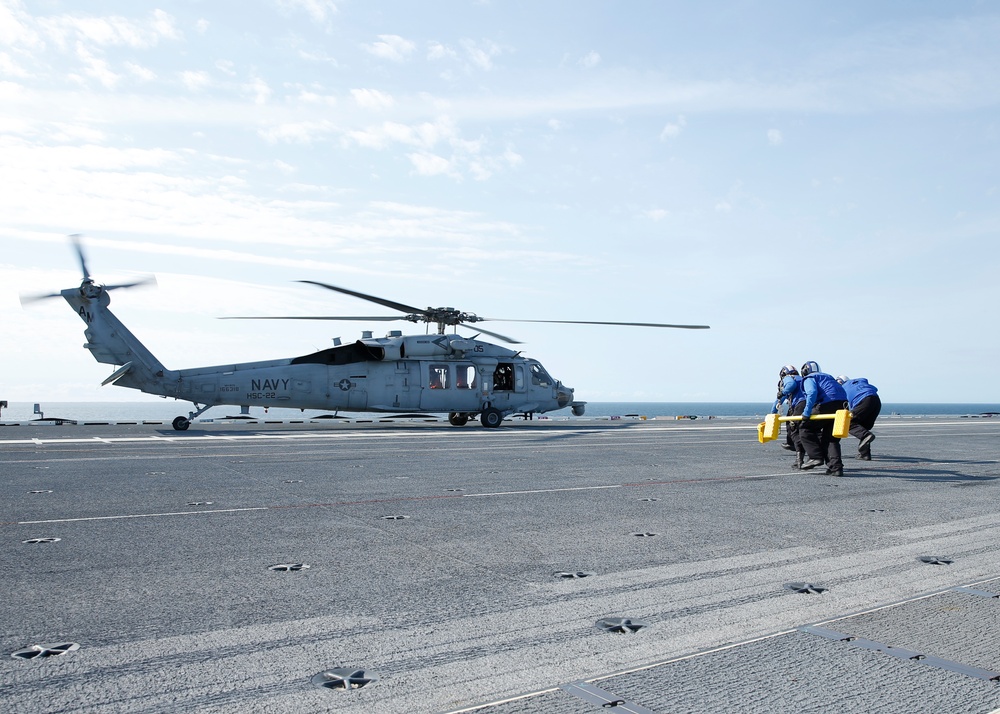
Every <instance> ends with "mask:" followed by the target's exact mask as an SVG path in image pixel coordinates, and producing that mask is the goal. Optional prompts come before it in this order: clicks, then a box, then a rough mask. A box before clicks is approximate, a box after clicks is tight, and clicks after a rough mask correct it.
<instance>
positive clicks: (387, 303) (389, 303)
mask: <svg viewBox="0 0 1000 714" xmlns="http://www.w3.org/2000/svg"><path fill="white" fill-rule="evenodd" d="M298 282H300V283H309V284H310V285H318V286H320V287H321V288H326V289H327V290H333V291H335V292H338V293H344V294H345V295H352V296H354V297H356V298H361V299H362V300H367V301H368V302H373V303H375V304H376V305H382V306H384V307H388V308H392V309H393V310H399V311H400V312H406V313H413V312H419V313H423V312H424V310H423V309H422V308H419V307H412V306H411V305H404V304H403V303H401V302H394V301H393V300H386V299H385V298H380V297H375V296H374V295H365V294H364V293H359V292H356V291H354V290H348V289H347V288H338V287H337V286H336V285H327V284H326V283H318V282H316V281H315V280H299V281H298Z"/></svg>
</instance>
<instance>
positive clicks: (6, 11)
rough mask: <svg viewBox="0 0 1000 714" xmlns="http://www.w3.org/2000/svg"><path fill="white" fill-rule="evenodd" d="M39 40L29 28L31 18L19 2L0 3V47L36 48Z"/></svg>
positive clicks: (18, 0) (15, 0) (39, 42)
mask: <svg viewBox="0 0 1000 714" xmlns="http://www.w3.org/2000/svg"><path fill="white" fill-rule="evenodd" d="M41 44H42V42H41V39H40V38H39V36H38V34H37V33H36V32H35V31H34V30H33V29H32V28H31V18H30V17H29V16H28V14H27V13H26V12H25V11H24V5H23V4H22V3H21V2H20V0H8V2H2V3H0V45H2V46H4V47H38V46H39V45H41Z"/></svg>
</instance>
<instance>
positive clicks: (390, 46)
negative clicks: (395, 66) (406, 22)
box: [364, 35, 417, 62]
mask: <svg viewBox="0 0 1000 714" xmlns="http://www.w3.org/2000/svg"><path fill="white" fill-rule="evenodd" d="M364 48H365V49H366V50H368V51H369V52H371V53H372V54H373V55H375V56H376V57H381V58H382V59H387V60H392V61H393V62H403V61H405V60H406V58H407V57H409V56H410V54H411V53H412V52H413V51H414V50H415V49H416V48H417V46H416V45H415V44H414V43H413V42H411V41H410V40H407V39H405V38H403V37H400V36H399V35H379V36H378V42H373V43H372V44H370V45H364Z"/></svg>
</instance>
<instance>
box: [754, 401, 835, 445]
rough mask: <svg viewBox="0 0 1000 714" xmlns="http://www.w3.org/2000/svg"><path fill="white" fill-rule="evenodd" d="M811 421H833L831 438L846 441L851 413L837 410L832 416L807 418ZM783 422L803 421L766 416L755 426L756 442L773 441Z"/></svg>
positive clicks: (821, 415)
mask: <svg viewBox="0 0 1000 714" xmlns="http://www.w3.org/2000/svg"><path fill="white" fill-rule="evenodd" d="M809 419H810V421H811V420H813V419H833V436H834V437H835V438H837V439H846V438H847V437H848V435H850V433H851V412H850V411H848V410H847V409H839V410H837V411H836V412H835V413H833V414H815V415H813V416H811V417H809ZM783 421H803V419H802V417H800V416H778V415H777V414H768V415H767V416H766V417H764V421H762V422H761V423H760V424H758V425H757V441H759V442H760V443H762V444H764V443H767V442H768V441H774V440H775V439H777V438H778V436H779V435H780V434H781V422H783Z"/></svg>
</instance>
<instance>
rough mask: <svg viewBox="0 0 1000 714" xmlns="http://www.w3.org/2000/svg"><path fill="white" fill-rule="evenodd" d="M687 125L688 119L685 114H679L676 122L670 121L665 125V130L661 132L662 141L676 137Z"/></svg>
mask: <svg viewBox="0 0 1000 714" xmlns="http://www.w3.org/2000/svg"><path fill="white" fill-rule="evenodd" d="M685 126H687V120H686V119H685V118H684V116H683V115H681V116H678V117H677V121H676V122H668V123H667V125H666V126H665V127H663V131H661V132H660V141H666V140H667V139H674V138H676V137H677V136H678V135H679V134H680V133H681V130H682V129H684V127H685Z"/></svg>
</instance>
